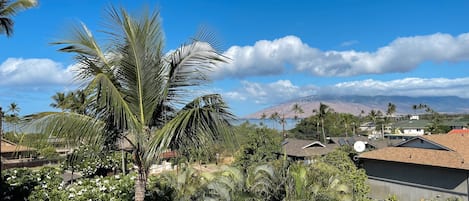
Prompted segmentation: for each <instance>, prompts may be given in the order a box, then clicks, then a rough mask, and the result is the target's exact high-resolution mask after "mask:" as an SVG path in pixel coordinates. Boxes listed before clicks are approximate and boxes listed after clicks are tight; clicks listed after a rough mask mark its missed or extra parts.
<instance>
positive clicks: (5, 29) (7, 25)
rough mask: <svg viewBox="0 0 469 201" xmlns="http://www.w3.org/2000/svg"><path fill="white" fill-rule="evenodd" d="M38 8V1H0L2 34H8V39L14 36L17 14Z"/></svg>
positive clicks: (0, 30) (0, 31)
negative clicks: (14, 19) (14, 18)
mask: <svg viewBox="0 0 469 201" xmlns="http://www.w3.org/2000/svg"><path fill="white" fill-rule="evenodd" d="M35 6H37V1H36V0H17V1H14V2H9V1H8V0H0V34H6V35H7V37H10V36H12V35H13V25H14V22H13V19H11V17H13V16H15V15H16V13H18V12H20V11H22V10H25V9H28V8H32V7H35Z"/></svg>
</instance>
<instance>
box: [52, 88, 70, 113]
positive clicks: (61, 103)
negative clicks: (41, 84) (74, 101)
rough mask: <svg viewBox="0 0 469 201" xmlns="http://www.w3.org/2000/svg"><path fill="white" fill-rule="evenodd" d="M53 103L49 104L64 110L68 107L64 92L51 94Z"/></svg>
mask: <svg viewBox="0 0 469 201" xmlns="http://www.w3.org/2000/svg"><path fill="white" fill-rule="evenodd" d="M52 100H53V101H54V102H53V103H51V104H50V106H51V107H53V108H57V109H60V110H61V111H65V110H66V109H68V108H69V106H68V100H67V98H66V95H65V93H62V92H57V93H56V94H54V95H53V96H52Z"/></svg>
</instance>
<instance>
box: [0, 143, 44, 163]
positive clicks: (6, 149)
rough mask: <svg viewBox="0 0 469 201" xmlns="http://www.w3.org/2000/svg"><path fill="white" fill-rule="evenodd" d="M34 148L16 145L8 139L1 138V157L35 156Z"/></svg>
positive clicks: (19, 157)
mask: <svg viewBox="0 0 469 201" xmlns="http://www.w3.org/2000/svg"><path fill="white" fill-rule="evenodd" d="M36 155H37V154H36V149H34V148H31V147H27V146H22V145H17V144H15V143H13V142H11V141H9V140H6V139H2V142H1V157H2V159H5V160H13V159H21V158H31V157H36Z"/></svg>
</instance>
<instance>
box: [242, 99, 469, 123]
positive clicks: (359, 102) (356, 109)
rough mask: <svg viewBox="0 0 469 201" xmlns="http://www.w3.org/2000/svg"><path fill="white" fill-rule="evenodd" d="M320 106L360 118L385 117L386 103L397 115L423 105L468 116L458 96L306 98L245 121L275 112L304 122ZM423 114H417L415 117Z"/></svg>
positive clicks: (468, 103) (464, 102)
mask: <svg viewBox="0 0 469 201" xmlns="http://www.w3.org/2000/svg"><path fill="white" fill-rule="evenodd" d="M319 103H323V104H326V105H329V107H331V108H332V109H334V110H335V111H336V112H341V113H351V114H354V115H359V114H360V113H361V111H362V110H363V111H364V112H365V115H366V114H368V113H369V111H371V110H381V111H382V112H383V113H386V110H387V106H388V103H393V104H395V105H396V114H403V115H405V114H414V113H415V112H416V111H414V110H413V109H412V106H413V105H418V104H420V103H421V104H426V105H428V106H429V107H431V108H432V109H434V110H435V111H437V112H439V113H469V99H466V98H460V97H457V96H440V97H437V96H425V97H410V96H358V95H357V96H352V95H348V96H334V95H324V96H308V97H303V98H298V99H294V100H290V101H288V102H285V103H281V104H279V105H275V106H272V107H269V108H266V109H263V110H260V111H257V112H255V113H253V114H250V115H247V116H246V117H245V118H261V116H262V114H263V113H264V114H266V115H267V118H269V117H270V115H271V114H272V113H274V112H278V113H279V114H280V115H284V116H285V118H293V117H294V116H295V115H297V116H298V117H301V118H304V117H308V116H311V115H312V111H313V109H318V108H319ZM294 104H299V105H300V106H301V107H302V108H303V111H304V113H303V114H295V113H294V112H293V111H292V107H293V105H294ZM423 112H424V111H422V110H418V111H417V113H423Z"/></svg>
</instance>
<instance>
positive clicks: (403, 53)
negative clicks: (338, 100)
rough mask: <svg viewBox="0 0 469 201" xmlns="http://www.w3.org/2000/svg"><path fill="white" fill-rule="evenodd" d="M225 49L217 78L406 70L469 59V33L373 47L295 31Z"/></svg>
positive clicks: (420, 38) (429, 36)
mask: <svg viewBox="0 0 469 201" xmlns="http://www.w3.org/2000/svg"><path fill="white" fill-rule="evenodd" d="M225 55H227V56H228V57H230V58H231V59H232V62H231V63H229V64H226V65H222V66H220V67H219V68H217V69H215V71H214V74H213V76H214V78H215V79H222V78H224V77H237V78H243V77H248V76H263V75H277V74H281V73H283V72H285V71H286V68H287V67H288V66H292V67H293V68H294V69H296V70H297V71H300V72H308V73H311V74H312V75H315V76H353V75H362V74H382V73H392V72H408V71H410V70H412V69H414V68H416V67H417V66H418V65H420V64H421V63H423V62H427V61H430V62H459V61H468V60H469V33H464V34H460V35H458V36H452V35H449V34H443V33H436V34H432V35H424V36H414V37H401V38H397V39H395V40H394V41H392V42H391V43H390V44H388V45H387V46H384V47H380V48H378V49H377V50H376V51H374V52H367V51H355V50H349V51H334V50H331V51H322V50H319V49H317V48H313V47H309V46H308V45H307V44H305V43H303V42H302V41H301V39H300V38H298V37H296V36H286V37H283V38H280V39H276V40H273V41H268V40H261V41H258V42H256V43H255V44H254V45H253V46H244V47H240V46H233V47H231V48H229V49H228V50H227V51H226V52H225Z"/></svg>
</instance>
